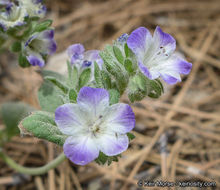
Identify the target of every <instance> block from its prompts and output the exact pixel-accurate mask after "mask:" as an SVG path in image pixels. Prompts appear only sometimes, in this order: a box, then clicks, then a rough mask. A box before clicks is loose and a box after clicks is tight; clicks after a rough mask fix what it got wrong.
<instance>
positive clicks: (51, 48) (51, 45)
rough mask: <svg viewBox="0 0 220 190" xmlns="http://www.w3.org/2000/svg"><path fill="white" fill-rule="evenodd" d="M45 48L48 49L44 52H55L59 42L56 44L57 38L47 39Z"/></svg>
mask: <svg viewBox="0 0 220 190" xmlns="http://www.w3.org/2000/svg"><path fill="white" fill-rule="evenodd" d="M45 49H46V51H45V52H42V53H46V54H48V55H51V54H53V53H55V52H56V50H57V44H56V42H55V40H47V41H45Z"/></svg>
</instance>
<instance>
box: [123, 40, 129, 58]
mask: <svg viewBox="0 0 220 190" xmlns="http://www.w3.org/2000/svg"><path fill="white" fill-rule="evenodd" d="M124 51H125V55H126V57H129V53H130V49H129V48H128V44H127V43H126V44H125V46H124Z"/></svg>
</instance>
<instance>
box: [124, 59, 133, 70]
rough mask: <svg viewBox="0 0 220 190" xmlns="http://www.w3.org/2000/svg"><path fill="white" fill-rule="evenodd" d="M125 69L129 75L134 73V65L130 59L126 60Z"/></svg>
mask: <svg viewBox="0 0 220 190" xmlns="http://www.w3.org/2000/svg"><path fill="white" fill-rule="evenodd" d="M124 67H125V69H126V70H127V71H128V72H129V73H133V72H134V69H133V64H132V61H131V60H130V59H125V61H124Z"/></svg>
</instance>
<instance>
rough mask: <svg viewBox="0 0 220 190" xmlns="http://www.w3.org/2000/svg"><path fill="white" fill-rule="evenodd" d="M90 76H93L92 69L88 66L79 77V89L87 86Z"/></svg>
mask: <svg viewBox="0 0 220 190" xmlns="http://www.w3.org/2000/svg"><path fill="white" fill-rule="evenodd" d="M90 78H91V69H90V68H86V69H85V70H83V72H82V73H81V75H80V77H79V89H81V88H82V87H83V86H86V85H87V83H88V82H89V80H90Z"/></svg>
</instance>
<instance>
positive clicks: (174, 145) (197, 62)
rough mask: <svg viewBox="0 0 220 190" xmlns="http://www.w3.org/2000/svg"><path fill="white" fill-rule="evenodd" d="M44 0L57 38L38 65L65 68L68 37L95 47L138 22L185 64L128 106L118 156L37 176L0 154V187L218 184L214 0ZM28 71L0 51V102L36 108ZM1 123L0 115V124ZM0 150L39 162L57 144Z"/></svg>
mask: <svg viewBox="0 0 220 190" xmlns="http://www.w3.org/2000/svg"><path fill="white" fill-rule="evenodd" d="M46 4H47V7H48V14H47V17H48V18H51V19H53V20H54V22H53V26H54V27H55V30H56V32H55V39H56V41H57V44H58V51H57V54H56V55H54V56H53V57H51V59H50V60H49V62H48V64H47V66H46V69H51V70H56V71H60V72H65V69H66V63H65V61H66V53H65V50H66V48H67V47H68V46H69V45H71V44H74V43H82V44H84V45H85V48H86V49H103V47H104V45H105V44H107V43H111V42H112V41H113V40H115V39H116V38H117V37H119V36H120V35H121V34H123V33H130V32H131V31H132V30H134V29H136V28H137V27H139V26H145V27H147V28H148V29H149V30H151V32H153V30H154V29H155V27H156V26H157V25H159V26H160V27H161V28H162V29H163V31H165V32H167V33H170V34H171V35H173V36H174V37H175V39H176V40H177V49H178V51H179V52H180V53H182V54H183V55H185V56H186V58H187V60H188V61H190V62H192V63H193V68H192V71H191V73H190V75H189V76H187V77H183V82H181V83H178V84H176V85H174V86H168V85H165V93H164V94H163V95H162V96H161V97H160V98H159V99H158V100H153V99H150V98H146V99H144V100H143V101H141V102H139V103H135V104H132V105H131V106H132V108H133V110H134V112H135V115H136V119H137V122H136V127H135V132H134V134H135V136H136V138H135V139H134V140H133V141H132V143H131V145H130V148H129V149H128V151H126V152H125V153H123V154H122V158H121V159H120V160H119V162H118V163H113V164H112V165H111V166H109V167H108V166H99V165H97V164H95V163H91V164H88V165H87V166H84V167H82V166H76V165H74V164H72V163H71V162H69V161H65V162H63V163H62V164H61V165H60V166H59V167H57V168H56V169H54V170H51V171H50V172H48V173H47V174H45V175H41V176H33V177H31V176H26V175H21V174H18V173H16V172H15V171H14V170H12V169H10V168H9V167H8V166H7V165H5V164H4V163H3V161H2V160H0V190H74V189H77V190H82V189H86V190H108V189H110V190H114V189H116V190H118V189H120V190H127V189H129V190H130V189H131V190H135V189H138V188H140V187H138V185H137V182H138V180H141V179H145V180H149V181H157V180H162V181H170V182H176V181H184V180H185V181H191V182H192V181H206V182H207V181H214V182H215V183H216V185H217V187H214V188H208V187H205V189H220V1H219V0H209V1H207V0H136V1H134V0H133V1H132V0H109V1H108V0H86V1H80V0H47V1H46ZM36 70H38V69H37V68H28V69H21V68H19V67H18V64H17V62H16V57H14V55H12V54H10V53H8V52H4V53H1V55H0V104H2V103H4V102H7V101H15V100H16V101H23V102H26V103H29V104H31V105H32V106H33V107H35V108H37V109H39V105H38V102H37V95H36V92H37V89H38V88H39V86H40V84H41V83H42V79H41V77H40V76H39V75H38V74H37V73H36ZM123 101H127V98H126V97H124V98H123ZM4 127H5V126H4V125H3V122H2V121H1V120H0V129H3V128H4ZM4 149H5V150H6V152H7V153H8V155H10V156H11V157H12V158H13V159H14V160H15V161H17V162H18V163H20V164H22V165H25V166H30V167H37V166H42V165H44V164H45V163H47V162H49V161H50V160H52V159H53V158H55V157H56V156H57V155H58V154H59V152H60V151H61V148H59V147H58V146H56V145H53V144H52V143H48V142H46V141H43V140H38V139H36V138H32V137H20V136H17V137H13V139H12V141H11V142H9V143H7V144H5V146H4ZM144 188H145V189H151V188H149V187H143V189H144ZM140 189H141V188H140ZM152 189H157V188H156V187H154V188H152ZM163 189H166V188H163ZM173 189H198V188H193V187H188V188H180V187H176V188H173Z"/></svg>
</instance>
